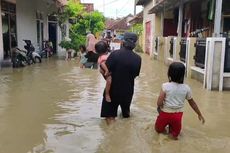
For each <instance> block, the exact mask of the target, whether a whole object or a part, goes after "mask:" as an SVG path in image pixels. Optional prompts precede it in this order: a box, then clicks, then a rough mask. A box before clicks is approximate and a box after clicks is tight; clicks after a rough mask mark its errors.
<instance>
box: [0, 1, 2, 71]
mask: <svg viewBox="0 0 230 153" xmlns="http://www.w3.org/2000/svg"><path fill="white" fill-rule="evenodd" d="M0 14H2V7H1V3H0ZM2 60H3V40H2V17H0V67H1V62H2Z"/></svg>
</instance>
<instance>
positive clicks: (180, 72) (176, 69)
mask: <svg viewBox="0 0 230 153" xmlns="http://www.w3.org/2000/svg"><path fill="white" fill-rule="evenodd" d="M184 75H185V66H184V64H182V63H180V62H173V63H172V64H170V66H169V69H168V78H169V81H170V82H171V81H173V82H176V83H180V84H182V83H184Z"/></svg>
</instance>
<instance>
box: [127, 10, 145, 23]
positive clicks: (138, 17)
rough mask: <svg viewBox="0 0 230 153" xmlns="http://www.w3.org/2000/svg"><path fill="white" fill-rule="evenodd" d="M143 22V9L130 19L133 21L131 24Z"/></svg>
mask: <svg viewBox="0 0 230 153" xmlns="http://www.w3.org/2000/svg"><path fill="white" fill-rule="evenodd" d="M142 22H143V11H141V12H140V13H138V14H137V15H135V16H134V17H133V18H132V19H131V20H130V21H129V23H131V24H135V23H142Z"/></svg>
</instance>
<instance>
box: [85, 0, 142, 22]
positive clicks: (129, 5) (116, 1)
mask: <svg viewBox="0 0 230 153" xmlns="http://www.w3.org/2000/svg"><path fill="white" fill-rule="evenodd" d="M134 1H135V0H81V2H82V3H94V8H95V9H96V10H99V11H100V12H103V13H104V15H105V16H106V17H112V18H116V17H124V16H126V15H128V14H130V13H131V14H133V13H134ZM103 4H105V5H103ZM141 10H142V7H139V6H138V7H137V13H138V12H140V11H141Z"/></svg>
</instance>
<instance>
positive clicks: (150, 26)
mask: <svg viewBox="0 0 230 153" xmlns="http://www.w3.org/2000/svg"><path fill="white" fill-rule="evenodd" d="M136 5H142V6H143V8H144V9H143V44H144V45H143V50H144V52H145V53H147V54H149V55H152V53H153V52H152V50H153V36H154V34H155V28H154V27H155V15H154V14H149V11H150V9H151V8H152V7H153V6H154V0H136Z"/></svg>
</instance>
